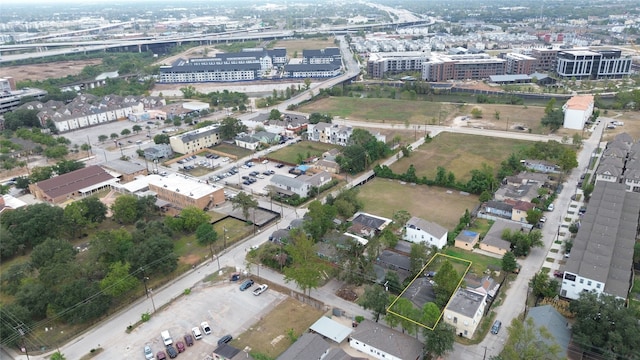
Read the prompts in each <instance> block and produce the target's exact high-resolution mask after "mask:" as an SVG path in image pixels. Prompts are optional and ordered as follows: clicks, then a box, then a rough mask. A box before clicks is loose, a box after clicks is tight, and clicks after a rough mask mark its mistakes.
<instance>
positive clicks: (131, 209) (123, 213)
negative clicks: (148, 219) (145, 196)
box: [111, 195, 139, 224]
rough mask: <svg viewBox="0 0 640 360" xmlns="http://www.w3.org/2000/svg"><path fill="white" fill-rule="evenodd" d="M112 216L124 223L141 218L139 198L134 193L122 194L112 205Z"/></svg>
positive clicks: (131, 222) (133, 221) (130, 222)
mask: <svg viewBox="0 0 640 360" xmlns="http://www.w3.org/2000/svg"><path fill="white" fill-rule="evenodd" d="M111 212H112V213H113V215H112V218H113V219H114V220H116V221H118V222H120V223H123V224H133V223H135V222H136V221H137V220H138V219H139V214H138V198H137V197H135V196H133V195H121V196H118V197H117V198H116V200H115V201H114V203H113V205H111Z"/></svg>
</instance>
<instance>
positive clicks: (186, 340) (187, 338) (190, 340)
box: [184, 334, 193, 346]
mask: <svg viewBox="0 0 640 360" xmlns="http://www.w3.org/2000/svg"><path fill="white" fill-rule="evenodd" d="M184 343H185V344H187V346H192V345H193V336H191V334H184Z"/></svg>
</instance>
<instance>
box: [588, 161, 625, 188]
mask: <svg viewBox="0 0 640 360" xmlns="http://www.w3.org/2000/svg"><path fill="white" fill-rule="evenodd" d="M623 171H624V160H623V159H621V158H618V157H613V156H610V157H604V158H601V159H600V163H599V164H598V168H597V169H596V171H595V175H596V183H598V182H619V181H620V177H621V176H622V172H623Z"/></svg>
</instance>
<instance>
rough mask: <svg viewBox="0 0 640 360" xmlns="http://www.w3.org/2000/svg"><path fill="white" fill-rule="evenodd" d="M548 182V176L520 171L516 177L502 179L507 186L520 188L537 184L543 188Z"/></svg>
mask: <svg viewBox="0 0 640 360" xmlns="http://www.w3.org/2000/svg"><path fill="white" fill-rule="evenodd" d="M547 182H549V175H547V174H544V173H539V172H530V171H521V172H519V173H518V174H516V175H512V176H507V177H505V178H504V183H506V184H507V185H513V186H520V185H523V184H539V185H540V186H544V185H545V184H546V183H547Z"/></svg>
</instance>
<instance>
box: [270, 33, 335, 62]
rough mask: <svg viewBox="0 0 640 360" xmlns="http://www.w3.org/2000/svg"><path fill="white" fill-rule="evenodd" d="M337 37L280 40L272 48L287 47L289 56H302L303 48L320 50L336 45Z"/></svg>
mask: <svg viewBox="0 0 640 360" xmlns="http://www.w3.org/2000/svg"><path fill="white" fill-rule="evenodd" d="M334 41H335V38H333V37H329V38H326V39H325V38H313V39H296V40H278V41H276V42H275V43H273V46H269V47H270V48H277V47H284V48H287V56H288V57H290V58H294V57H295V56H294V55H297V57H299V58H301V57H302V50H319V49H324V48H328V47H336V46H337V45H336V44H335V43H334Z"/></svg>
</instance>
